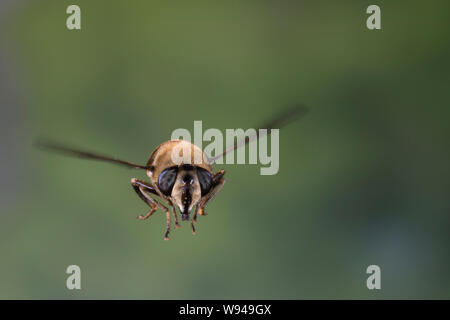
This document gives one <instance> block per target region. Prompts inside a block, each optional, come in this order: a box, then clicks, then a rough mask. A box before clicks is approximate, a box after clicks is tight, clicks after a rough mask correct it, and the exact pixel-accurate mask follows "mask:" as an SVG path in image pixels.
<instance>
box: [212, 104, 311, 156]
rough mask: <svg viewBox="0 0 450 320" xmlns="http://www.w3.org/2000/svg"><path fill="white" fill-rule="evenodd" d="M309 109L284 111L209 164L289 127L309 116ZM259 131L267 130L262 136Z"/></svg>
mask: <svg viewBox="0 0 450 320" xmlns="http://www.w3.org/2000/svg"><path fill="white" fill-rule="evenodd" d="M308 111H309V109H308V108H307V107H305V106H302V105H295V106H293V107H291V108H289V109H287V110H284V111H283V112H282V113H280V114H279V115H277V116H276V117H274V118H272V119H271V120H270V121H268V122H267V123H265V124H264V125H262V126H259V127H258V129H256V134H254V135H252V136H250V137H249V136H246V137H245V139H241V140H239V141H237V142H236V143H235V144H234V145H232V146H230V147H228V148H227V149H226V150H225V151H224V152H222V153H221V154H219V155H217V156H214V157H212V158H209V163H210V164H213V163H214V162H215V161H216V160H217V159H220V158H222V157H223V156H225V155H226V154H227V153H229V152H232V151H234V150H236V149H238V148H240V147H242V146H245V145H247V144H248V143H250V142H252V141H254V140H257V139H259V138H260V137H261V136H264V135H270V134H271V131H272V129H279V128H281V127H283V126H285V125H287V124H288V123H290V122H293V121H294V120H297V119H298V118H300V117H302V116H304V115H305V114H307V113H308ZM259 129H267V130H266V131H265V132H264V133H263V134H262V135H260V132H259Z"/></svg>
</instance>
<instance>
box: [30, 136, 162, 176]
mask: <svg viewBox="0 0 450 320" xmlns="http://www.w3.org/2000/svg"><path fill="white" fill-rule="evenodd" d="M34 146H36V147H38V148H40V149H43V150H46V151H54V152H58V153H62V154H65V155H68V156H72V157H77V158H83V159H91V160H99V161H106V162H111V163H114V164H118V165H122V166H126V167H128V168H136V169H146V170H152V169H153V166H143V165H140V164H135V163H132V162H128V161H124V160H120V159H116V158H113V157H109V156H105V155H100V154H96V153H91V152H88V151H83V150H78V149H72V148H69V147H66V146H63V145H61V144H58V143H55V142H50V141H44V140H38V141H36V142H35V143H34Z"/></svg>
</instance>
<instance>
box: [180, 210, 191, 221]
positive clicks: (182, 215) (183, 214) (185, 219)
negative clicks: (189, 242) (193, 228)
mask: <svg viewBox="0 0 450 320" xmlns="http://www.w3.org/2000/svg"><path fill="white" fill-rule="evenodd" d="M188 220H189V212H188V213H184V212H183V213H182V214H181V221H188Z"/></svg>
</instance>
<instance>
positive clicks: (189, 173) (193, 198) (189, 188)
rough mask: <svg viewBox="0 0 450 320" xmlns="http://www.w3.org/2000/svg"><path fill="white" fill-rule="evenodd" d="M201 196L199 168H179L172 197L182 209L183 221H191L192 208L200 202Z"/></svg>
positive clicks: (184, 166)
mask: <svg viewBox="0 0 450 320" xmlns="http://www.w3.org/2000/svg"><path fill="white" fill-rule="evenodd" d="M201 196H202V194H201V187H200V183H199V180H198V177H197V168H196V167H194V166H191V165H183V166H181V167H179V169H178V175H177V177H176V180H175V183H174V186H173V189H172V193H171V196H170V197H171V199H172V202H174V203H175V204H176V206H177V207H178V208H179V209H180V212H181V220H183V221H185V220H189V213H190V212H191V210H192V207H193V206H194V205H196V204H197V203H198V202H199V201H200V198H201Z"/></svg>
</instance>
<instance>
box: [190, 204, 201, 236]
mask: <svg viewBox="0 0 450 320" xmlns="http://www.w3.org/2000/svg"><path fill="white" fill-rule="evenodd" d="M199 209H200V206H199V205H198V204H197V205H196V206H195V212H194V216H193V217H192V219H191V228H192V234H195V227H194V223H195V222H197V214H198V210H199Z"/></svg>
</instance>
